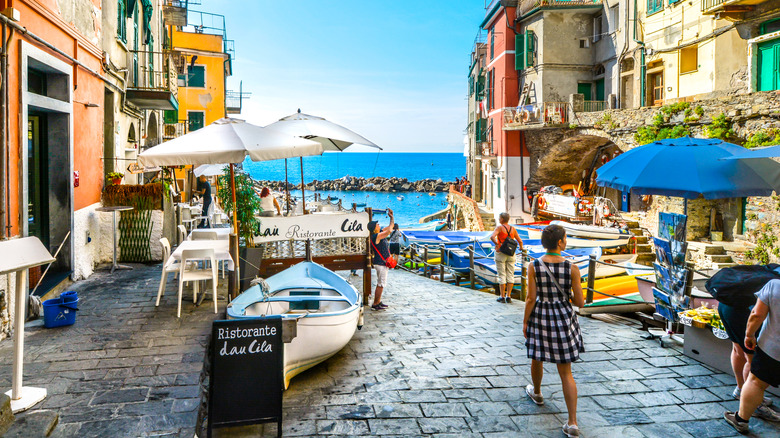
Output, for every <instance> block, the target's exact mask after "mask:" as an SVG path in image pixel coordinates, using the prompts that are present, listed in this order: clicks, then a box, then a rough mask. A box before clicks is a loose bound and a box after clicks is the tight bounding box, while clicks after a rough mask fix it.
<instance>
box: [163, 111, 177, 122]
mask: <svg viewBox="0 0 780 438" xmlns="http://www.w3.org/2000/svg"><path fill="white" fill-rule="evenodd" d="M163 122H164V123H179V111H177V110H165V111H163Z"/></svg>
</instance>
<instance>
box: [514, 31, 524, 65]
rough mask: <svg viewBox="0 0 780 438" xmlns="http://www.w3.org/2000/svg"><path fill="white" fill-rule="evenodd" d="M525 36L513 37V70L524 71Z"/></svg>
mask: <svg viewBox="0 0 780 438" xmlns="http://www.w3.org/2000/svg"><path fill="white" fill-rule="evenodd" d="M524 43H525V35H523V34H521V33H518V34H517V35H515V70H523V69H525V59H524V56H525V44H524Z"/></svg>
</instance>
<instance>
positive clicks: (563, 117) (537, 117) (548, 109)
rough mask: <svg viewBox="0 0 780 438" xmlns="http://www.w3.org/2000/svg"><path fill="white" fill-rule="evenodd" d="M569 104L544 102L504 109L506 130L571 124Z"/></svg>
mask: <svg viewBox="0 0 780 438" xmlns="http://www.w3.org/2000/svg"><path fill="white" fill-rule="evenodd" d="M569 108H571V106H570V105H569V103H568V102H544V103H542V104H540V105H525V106H519V107H517V108H504V130H509V131H512V130H518V129H522V128H523V127H524V126H529V125H563V124H567V123H569Z"/></svg>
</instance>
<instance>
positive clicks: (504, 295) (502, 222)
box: [490, 212, 523, 303]
mask: <svg viewBox="0 0 780 438" xmlns="http://www.w3.org/2000/svg"><path fill="white" fill-rule="evenodd" d="M507 237H511V238H513V239H515V240H516V241H517V244H518V245H517V249H518V250H520V251H522V250H523V241H522V240H520V236H519V235H518V234H517V230H516V229H515V227H512V226H510V225H509V213H507V212H504V213H501V214H499V215H498V225H497V226H496V229H495V230H493V234H491V235H490V240H492V241H493V243H494V244H495V245H496V250H495V256H494V259H495V261H496V272H498V295H499V296H498V298H497V299H496V301H498V302H499V303H511V302H512V288H513V287H514V285H515V284H514V283H515V263H516V262H517V258H516V257H515V255H514V254H512V255H508V254H504V253H502V252H501V251H500V250H499V249H500V248H501V245H503V244H504V240H506V239H507Z"/></svg>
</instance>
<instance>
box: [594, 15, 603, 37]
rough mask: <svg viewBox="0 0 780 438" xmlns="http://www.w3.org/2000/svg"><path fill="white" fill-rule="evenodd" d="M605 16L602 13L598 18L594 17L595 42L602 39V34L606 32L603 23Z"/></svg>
mask: <svg viewBox="0 0 780 438" xmlns="http://www.w3.org/2000/svg"><path fill="white" fill-rule="evenodd" d="M602 19H603V16H602V15H601V14H599V15H597V16H596V18H594V19H593V42H594V43H595V42H597V41H600V40H601V34H602V33H603V32H604V29H603V26H602V25H601V24H602Z"/></svg>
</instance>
